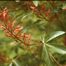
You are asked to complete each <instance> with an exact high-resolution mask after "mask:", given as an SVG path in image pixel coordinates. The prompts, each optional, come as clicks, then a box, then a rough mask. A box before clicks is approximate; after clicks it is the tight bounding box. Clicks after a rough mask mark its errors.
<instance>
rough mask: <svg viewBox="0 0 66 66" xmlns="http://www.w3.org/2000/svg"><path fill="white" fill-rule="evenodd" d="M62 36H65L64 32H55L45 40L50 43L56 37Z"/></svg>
mask: <svg viewBox="0 0 66 66" xmlns="http://www.w3.org/2000/svg"><path fill="white" fill-rule="evenodd" d="M63 34H65V32H64V31H56V32H54V33H52V34H51V36H50V37H49V39H48V40H47V42H49V41H51V40H53V39H55V38H56V37H59V36H61V35H63Z"/></svg>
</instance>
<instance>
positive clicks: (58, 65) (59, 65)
mask: <svg viewBox="0 0 66 66" xmlns="http://www.w3.org/2000/svg"><path fill="white" fill-rule="evenodd" d="M49 55H50V57H52V59H53V60H54V61H55V63H56V64H57V66H62V65H61V64H59V62H57V60H56V59H55V58H54V56H53V55H52V54H51V53H49Z"/></svg>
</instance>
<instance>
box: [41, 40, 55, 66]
mask: <svg viewBox="0 0 66 66" xmlns="http://www.w3.org/2000/svg"><path fill="white" fill-rule="evenodd" d="M42 42H43V44H44V45H43V52H42V58H43V59H44V61H45V64H46V66H54V64H53V63H52V61H51V59H50V57H49V51H48V48H47V46H46V44H45V43H44V41H42Z"/></svg>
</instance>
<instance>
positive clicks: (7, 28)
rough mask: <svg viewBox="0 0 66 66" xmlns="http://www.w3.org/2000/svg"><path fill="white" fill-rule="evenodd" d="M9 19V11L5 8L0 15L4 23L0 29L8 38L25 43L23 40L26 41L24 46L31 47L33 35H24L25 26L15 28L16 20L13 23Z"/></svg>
mask: <svg viewBox="0 0 66 66" xmlns="http://www.w3.org/2000/svg"><path fill="white" fill-rule="evenodd" d="M9 18H10V17H9V15H8V9H7V8H5V9H4V10H3V11H2V12H1V13H0V20H1V21H2V23H1V24H0V28H2V29H3V31H4V32H5V34H6V36H8V37H11V38H14V39H16V40H19V41H21V42H23V41H22V40H24V45H29V44H30V39H31V35H30V34H26V33H24V34H23V33H22V29H23V26H20V25H17V26H15V23H16V20H14V21H11V20H10V19H9Z"/></svg>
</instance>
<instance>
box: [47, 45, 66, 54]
mask: <svg viewBox="0 0 66 66" xmlns="http://www.w3.org/2000/svg"><path fill="white" fill-rule="evenodd" d="M46 46H47V47H49V48H50V50H51V51H52V52H56V53H59V54H66V50H65V49H63V48H62V47H60V46H53V45H49V44H46Z"/></svg>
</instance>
